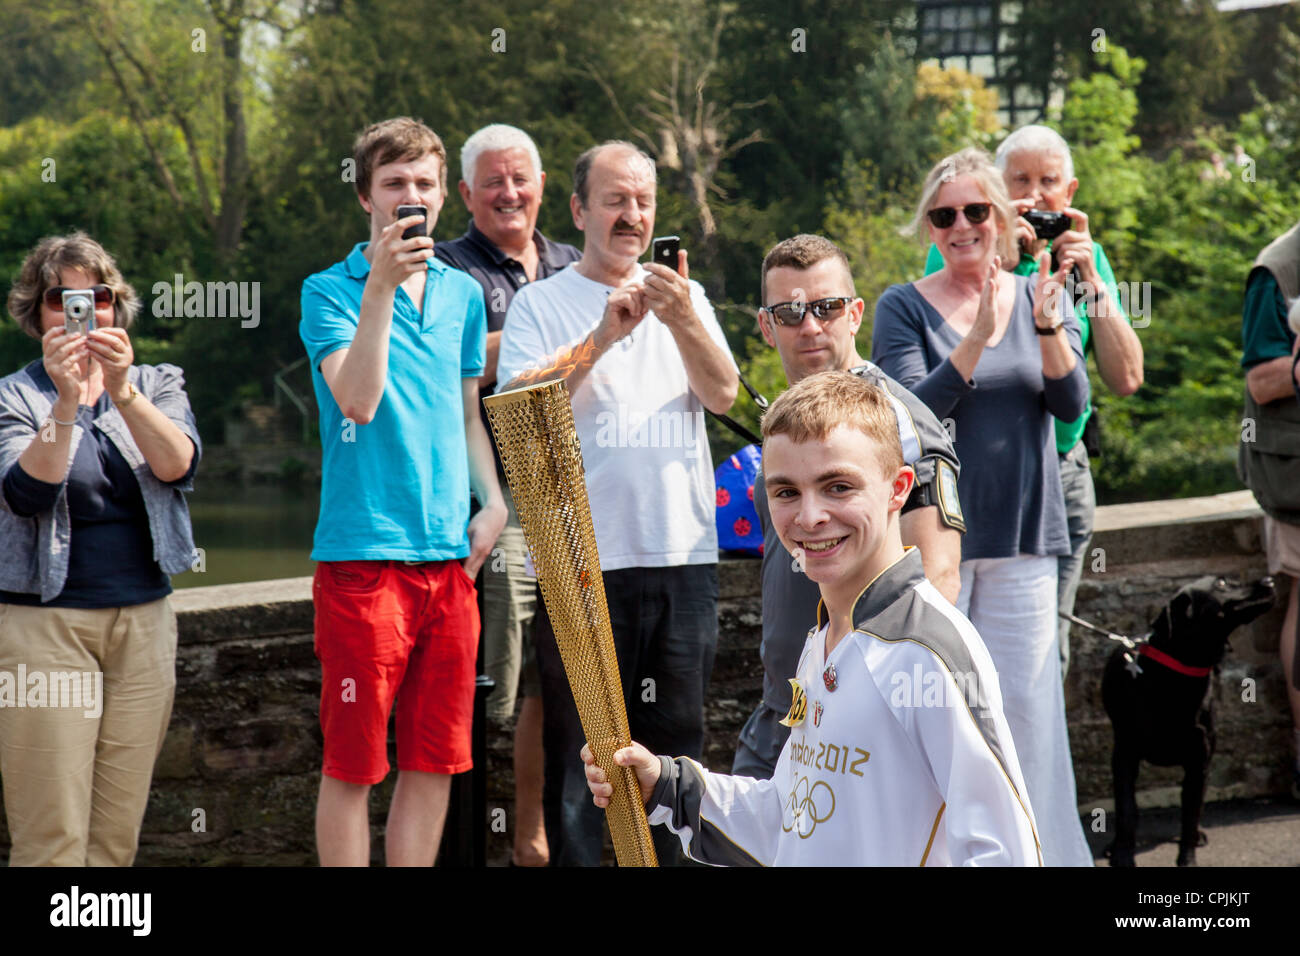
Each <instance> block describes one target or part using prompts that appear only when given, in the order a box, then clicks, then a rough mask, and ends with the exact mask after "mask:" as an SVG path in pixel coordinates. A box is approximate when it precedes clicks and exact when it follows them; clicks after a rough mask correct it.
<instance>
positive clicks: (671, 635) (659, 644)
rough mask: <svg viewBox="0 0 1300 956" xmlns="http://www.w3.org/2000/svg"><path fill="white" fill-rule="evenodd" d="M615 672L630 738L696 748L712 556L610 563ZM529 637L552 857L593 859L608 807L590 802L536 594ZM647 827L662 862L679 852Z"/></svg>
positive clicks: (574, 862)
mask: <svg viewBox="0 0 1300 956" xmlns="http://www.w3.org/2000/svg"><path fill="white" fill-rule="evenodd" d="M603 576H604V579H605V600H606V602H607V603H608V605H609V619H610V625H611V626H612V627H613V631H614V650H615V653H616V654H617V655H618V672H619V679H620V681H621V682H622V684H623V700H624V702H625V706H626V707H627V719H628V726H629V728H630V729H631V731H632V739H633V740H635V741H636V742H637V743H640V744H642V745H644V746H645V747H646V748H647V749H649V750H650V752H651V753H656V754H666V755H668V756H672V757H693V758H695V759H696V760H698V759H699V758H700V754H701V751H702V750H703V747H704V693H705V690H706V688H707V687H708V684H709V677H710V675H711V674H712V672H713V657H714V653H715V651H716V650H717V645H718V566H717V565H716V564H691V565H684V566H680V567H672V568H624V569H622V570H618V571H606V572H605V573H604V575H603ZM533 627H534V630H533V643H534V645H535V647H536V650H537V665H538V669H539V670H540V672H541V678H542V713H543V723H542V746H543V749H544V750H545V752H546V753H545V775H546V782H545V785H544V787H543V790H542V806H543V815H544V817H545V820H546V840H547V843H548V844H549V846H550V850H551V864H552V865H554V866H599V865H600V853H601V844H602V842H603V839H604V831H605V811H603V810H601V809H600V808H598V807H597V806H596V805H595V804H593V803H592V802H591V791H590V790H589V789H587V778H586V775H585V774H584V772H583V767H582V760H581V759H580V758H579V757H578V751H579V750H581V749H582V745H583V743H584V742H585V741H586V736H585V735H584V734H583V732H582V724H581V722H580V721H579V720H578V708H577V706H576V705H575V704H574V702H573V693H572V691H571V690H570V688H569V679H568V677H567V676H566V674H565V671H564V662H563V661H562V660H561V658H560V650H559V647H558V646H557V645H556V643H555V633H554V631H553V630H552V629H551V619H550V616H549V614H547V612H546V609H545V607H544V603H543V601H542V600H541V597H540V595H539V597H538V601H537V614H536V617H534V619H533ZM652 835H653V837H654V841H655V848H656V852H657V853H658V856H659V863H660V865H661V866H668V865H672V864H674V863H677V862H685V857H683V856H682V853H681V843H680V842H679V841H678V839H677V837H675V836H673V834H672V833H671V832H670V831H669V830H668V829H667V828H665V827H654V828H653V830H652Z"/></svg>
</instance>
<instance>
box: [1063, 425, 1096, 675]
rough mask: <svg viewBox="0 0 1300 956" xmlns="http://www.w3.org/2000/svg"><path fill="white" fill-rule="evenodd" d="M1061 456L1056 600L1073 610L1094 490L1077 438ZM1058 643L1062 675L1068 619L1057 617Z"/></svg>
mask: <svg viewBox="0 0 1300 956" xmlns="http://www.w3.org/2000/svg"><path fill="white" fill-rule="evenodd" d="M1060 459H1061V490H1062V491H1063V492H1064V493H1065V518H1066V521H1068V522H1069V527H1070V553H1069V554H1063V555H1061V556H1060V557H1058V558H1057V559H1056V561H1057V565H1056V603H1057V606H1058V607H1059V608H1060V610H1062V611H1064V612H1065V613H1066V614H1073V613H1074V598H1075V595H1076V594H1077V593H1078V591H1079V579H1080V578H1081V577H1083V561H1084V558H1086V557H1087V556H1088V545H1089V544H1091V543H1092V521H1093V517H1094V516H1095V515H1096V512H1097V492H1096V490H1095V489H1094V488H1093V485H1092V469H1091V468H1090V467H1089V465H1088V449H1086V448H1084V447H1083V442H1081V441H1080V442H1076V443H1075V445H1074V447H1073V448H1071V449H1070V450H1069V451H1068V452H1067V453H1066V454H1064V455H1061V456H1060ZM1058 627H1059V634H1060V644H1061V679H1062V680H1064V679H1065V674H1066V671H1068V670H1069V669H1070V622H1069V621H1067V620H1065V619H1064V618H1062V619H1060V620H1059V621H1058Z"/></svg>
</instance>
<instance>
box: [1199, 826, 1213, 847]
mask: <svg viewBox="0 0 1300 956" xmlns="http://www.w3.org/2000/svg"><path fill="white" fill-rule="evenodd" d="M1209 843H1210V835H1209V834H1208V833H1206V832H1205V831H1204V830H1197V831H1196V845H1197V846H1208V845H1209Z"/></svg>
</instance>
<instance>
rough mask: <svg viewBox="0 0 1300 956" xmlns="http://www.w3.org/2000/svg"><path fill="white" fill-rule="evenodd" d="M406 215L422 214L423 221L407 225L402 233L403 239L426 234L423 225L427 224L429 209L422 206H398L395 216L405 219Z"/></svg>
mask: <svg viewBox="0 0 1300 956" xmlns="http://www.w3.org/2000/svg"><path fill="white" fill-rule="evenodd" d="M407 216H423V217H424V222H417V223H416V224H415V225H414V226H407V227H406V231H405V232H403V233H402V238H403V239H414V238H415V237H416V236H423V235H427V233H426V232H425V227H426V226H428V224H429V210H427V209H425V208H424V207H423V206H398V207H397V218H398V219H405V218H406V217H407Z"/></svg>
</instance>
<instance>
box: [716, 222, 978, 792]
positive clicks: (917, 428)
mask: <svg viewBox="0 0 1300 956" xmlns="http://www.w3.org/2000/svg"><path fill="white" fill-rule="evenodd" d="M760 294H761V296H762V300H761V301H762V303H763V307H762V308H761V309H760V310H759V314H758V324H759V329H760V330H761V331H762V333H763V338H764V339H765V340H766V341H767V344H768V345H770V346H772V347H773V348H775V349H776V350H777V353H778V354H779V355H780V357H781V366H782V368H783V369H784V370H785V375H786V379H787V380H788V381H789V383H790V384H791V385H794V384H795V383H797V382H800V381H802V380H803V379H805V378H807V377H808V376H809V375H813V374H815V373H817V372H825V371H828V370H841V369H842V370H845V371H851V372H853V373H854V374H855V375H858V376H860V377H861V378H864V379H866V380H867V381H868V382H871V383H872V384H873V385H878V386H879V387H881V388H882V389H884V390H885V392H886V394H888V395H889V399H890V403H891V405H892V406H893V408H894V416H895V418H896V419H897V420H898V437H899V443H900V444H901V446H902V450H903V460H904V461H905V462H906V463H907V464H909V465H911V466H912V468H913V469H914V470H915V471H916V487H915V489H914V490H913V493H912V496H911V497H910V498H909V499H908V501H907V504H905V505H904V506H903V509H902V516H901V518H900V519H899V529H900V531H901V534H902V541H903V544H904V545H907V546H916V547H917V548H918V549H919V550H920V552H921V560H922V563H923V564H924V568H925V576H926V577H927V578H929V580H930V582H931V583H932V584H933V585H934V586H935V587H936V588H938V589H939V591H940V593H942V594H943V596H944V597H945V598H947V599H948V600H949V601H953V602H955V601H956V599H957V593H958V591H959V590H960V588H961V577H960V575H959V573H958V566H959V564H960V563H961V532H962V531H963V530H965V521H964V518H963V516H962V511H961V504H960V502H959V501H958V498H957V474H958V469H959V467H960V465H959V463H958V461H957V455H956V453H955V452H953V449H952V441H951V440H950V438H949V437H948V433H947V432H946V431H945V430H944V428H943V426H942V425H940V424H939V421H938V419H936V418H935V417H934V414H933V413H932V412H931V411H930V410H929V409H928V408H927V407H926V406H925V403H924V402H922V401H921V400H920V399H918V398H917V397H916V396H915V395H913V394H912V393H911V392H909V391H908V390H907V389H905V388H904V387H903V386H902V385H899V384H898V383H897V382H895V381H894V380H893V379H892V378H890V377H889V376H887V375H886V374H885V373H884V372H882V371H881V370H880V369H878V368H877V367H876V366H875V365H873V364H871V363H870V362H868V361H866V360H865V359H863V358H862V357H861V356H859V355H858V349H857V343H856V340H855V338H854V336H855V335H856V334H857V331H858V327H859V326H860V325H861V324H862V311H863V308H864V305H863V302H862V300H861V299H859V298H858V297H857V295H856V293H855V292H854V289H853V273H852V272H851V271H850V269H849V260H848V257H847V256H845V255H844V253H843V251H842V250H840V248H839V247H838V246H836V245H835V243H833V242H831V241H830V240H829V239H825V238H823V237H821V236H811V235H800V236H794V237H793V238H790V239H786V240H784V241H782V242H779V243H777V244H776V245H775V246H773V247H772V250H771V251H770V252H768V254H767V256H766V258H764V259H763V269H762V280H761V286H760ZM754 507H755V509H756V510H757V511H758V516H759V521H760V522H761V524H762V525H763V569H762V576H763V643H762V647H761V650H760V654H761V656H762V658H763V699H762V700H761V701H760V702H759V705H758V707H757V709H756V710H755V711H754V713H753V714H751V715H750V718H749V720H748V721H746V722H745V726H744V728H742V729H741V731H740V741H739V743H738V744H737V747H736V758H735V762H734V763H733V764H732V768H731V772H732V773H733V774H736V775H739V776H745V777H758V778H761V779H769V778H771V776H772V772H773V771H774V770H775V769H776V760H777V757H779V756H780V754H781V748H782V747H783V746H785V741H786V738H787V737H789V736H790V728H789V727H788V726H783V725H782V724H781V718H782V717H784V716H785V715H786V713H787V712H788V711H789V709H790V704H791V700H792V697H791V690H790V680H789V679H790V678H792V677H794V676H795V670H796V668H797V665H798V663H799V655H800V654H801V653H802V652H803V647H804V643H805V641H806V639H807V636H808V630H809V628H811V627H813V626H814V625H815V624H816V621H817V606H818V602H819V601H820V600H821V594H820V592H819V591H818V588H817V583H816V582H815V581H812V580H810V579H809V577H808V575H806V574H804V573H803V572H802V570H801V567H802V565H801V563H800V562H799V560H798V558H797V557H795V556H792V555H791V554H790V553H789V552H788V551H786V549H785V547H784V546H783V545H782V544H781V539H780V538H779V537H777V533H776V528H775V527H774V526H773V524H772V520H771V517H770V512H769V509H768V502H767V493H766V490H765V488H764V486H763V480H762V477H761V476H760V477H759V479H758V480H757V481H756V482H755V483H754Z"/></svg>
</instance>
